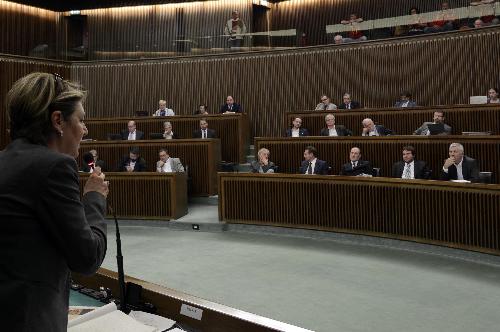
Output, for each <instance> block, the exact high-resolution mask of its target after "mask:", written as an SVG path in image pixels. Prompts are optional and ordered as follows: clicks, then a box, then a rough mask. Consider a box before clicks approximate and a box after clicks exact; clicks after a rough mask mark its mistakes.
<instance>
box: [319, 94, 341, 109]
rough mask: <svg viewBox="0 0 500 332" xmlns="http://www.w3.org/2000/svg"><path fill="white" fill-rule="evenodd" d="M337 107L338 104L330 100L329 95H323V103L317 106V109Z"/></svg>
mask: <svg viewBox="0 0 500 332" xmlns="http://www.w3.org/2000/svg"><path fill="white" fill-rule="evenodd" d="M336 109H337V105H335V104H334V103H332V102H331V101H330V97H328V96H327V95H323V96H321V103H319V104H318V106H316V109H315V111H332V110H336Z"/></svg>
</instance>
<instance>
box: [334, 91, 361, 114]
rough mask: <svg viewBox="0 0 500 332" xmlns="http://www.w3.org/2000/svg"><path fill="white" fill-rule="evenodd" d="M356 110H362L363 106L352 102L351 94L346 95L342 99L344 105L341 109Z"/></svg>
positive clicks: (340, 106)
mask: <svg viewBox="0 0 500 332" xmlns="http://www.w3.org/2000/svg"><path fill="white" fill-rule="evenodd" d="M355 108H361V104H360V103H359V102H357V101H355V100H352V99H351V94H350V93H345V94H344V96H343V97H342V104H340V105H339V109H341V110H351V109H355Z"/></svg>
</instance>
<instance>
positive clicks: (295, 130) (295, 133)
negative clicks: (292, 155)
mask: <svg viewBox="0 0 500 332" xmlns="http://www.w3.org/2000/svg"><path fill="white" fill-rule="evenodd" d="M299 136H300V129H294V128H292V137H299Z"/></svg>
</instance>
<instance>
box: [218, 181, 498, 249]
mask: <svg viewBox="0 0 500 332" xmlns="http://www.w3.org/2000/svg"><path fill="white" fill-rule="evenodd" d="M219 188H220V189H219V201H220V204H219V219H220V220H222V221H226V222H229V223H246V224H257V225H274V226H283V227H292V228H307V229H319V230H327V231H337V232H346V233H352V234H366V235H371V236H373V235H375V236H382V237H388V238H396V239H403V240H411V241H417V242H423V243H429V244H438V245H445V246H451V247H455V248H462V249H466V250H477V251H481V252H486V253H491V254H495V255H500V242H499V238H498V234H499V233H498V232H499V231H500V223H499V220H500V219H499V218H498V213H499V212H500V208H499V207H500V194H499V189H500V187H499V186H498V185H463V184H455V183H446V182H445V183H434V182H429V181H423V180H413V181H408V180H401V179H399V180H398V179H380V178H372V179H363V178H362V179H360V178H347V177H330V176H304V175H301V176H300V175H283V174H264V175H256V174H243V173H240V174H229V173H219ZM457 207H462V208H457Z"/></svg>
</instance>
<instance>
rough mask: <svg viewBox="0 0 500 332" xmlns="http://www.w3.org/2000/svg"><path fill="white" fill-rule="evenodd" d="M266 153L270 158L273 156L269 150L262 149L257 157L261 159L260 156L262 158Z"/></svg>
mask: <svg viewBox="0 0 500 332" xmlns="http://www.w3.org/2000/svg"><path fill="white" fill-rule="evenodd" d="M264 153H266V154H267V156H269V155H270V154H271V152H269V150H268V149H266V148H262V149H260V150H259V151H258V152H257V156H259V157H260V156H262V155H263V154H264Z"/></svg>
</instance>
